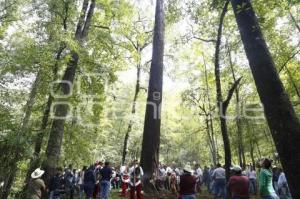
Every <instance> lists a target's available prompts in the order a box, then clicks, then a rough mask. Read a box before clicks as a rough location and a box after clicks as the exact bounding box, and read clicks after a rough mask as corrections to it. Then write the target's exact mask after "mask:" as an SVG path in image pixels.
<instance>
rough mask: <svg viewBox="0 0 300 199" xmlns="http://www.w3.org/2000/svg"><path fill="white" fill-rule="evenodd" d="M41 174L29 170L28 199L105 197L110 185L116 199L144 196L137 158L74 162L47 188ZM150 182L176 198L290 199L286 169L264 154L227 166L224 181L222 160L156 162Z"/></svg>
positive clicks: (97, 198)
mask: <svg viewBox="0 0 300 199" xmlns="http://www.w3.org/2000/svg"><path fill="white" fill-rule="evenodd" d="M43 174H44V171H43V170H41V169H39V168H38V169H36V170H35V171H34V172H33V173H32V175H31V178H32V179H31V181H30V182H29V192H28V193H29V195H30V197H29V198H31V199H39V198H41V197H42V194H43V193H44V194H47V197H48V198H49V199H63V198H65V199H74V198H78V199H81V198H86V199H91V198H93V199H109V194H110V191H111V189H116V190H120V197H127V196H129V197H130V199H142V178H143V175H144V172H143V169H142V167H141V166H140V165H139V163H138V161H137V160H135V161H133V162H132V163H131V164H130V165H123V166H119V167H112V166H111V165H110V163H109V162H104V164H103V163H102V162H101V161H97V162H96V163H95V164H93V165H91V166H89V167H87V166H84V167H83V168H82V169H81V170H76V169H73V167H72V165H69V166H68V167H67V168H65V169H62V168H57V169H56V172H55V175H54V176H52V177H51V179H50V180H49V182H48V183H47V185H48V186H47V187H46V185H45V183H44V181H43V180H42V176H43ZM150 184H151V185H152V186H153V190H156V191H157V192H159V191H161V190H166V191H169V192H170V193H172V194H173V196H174V198H180V199H196V194H197V193H202V191H203V190H204V189H205V190H207V191H208V192H209V193H211V194H213V197H214V199H217V198H222V199H225V198H226V194H227V192H228V191H229V194H230V195H231V196H232V198H233V199H249V198H250V195H257V194H258V193H259V195H260V196H261V197H262V198H263V199H292V197H291V194H290V192H289V188H288V184H287V180H286V178H285V174H284V172H283V171H282V169H280V168H277V167H275V166H272V161H271V160H270V159H268V158H265V159H263V160H261V161H260V164H259V167H258V169H257V168H256V169H255V167H254V166H253V165H251V164H250V165H247V166H246V168H244V169H242V168H241V167H240V166H234V167H231V175H230V178H229V180H228V181H227V180H226V172H225V169H224V167H222V165H221V164H217V165H216V166H215V167H214V166H211V167H207V166H205V167H204V168H203V169H202V168H201V167H200V165H199V164H191V163H189V162H188V163H187V164H186V165H185V166H184V167H182V168H180V167H178V166H177V165H176V164H175V163H173V164H171V165H170V166H168V165H164V164H160V165H159V167H158V169H157V170H156V171H155V172H154V173H153V176H152V177H151V180H150ZM84 196H85V197H84Z"/></svg>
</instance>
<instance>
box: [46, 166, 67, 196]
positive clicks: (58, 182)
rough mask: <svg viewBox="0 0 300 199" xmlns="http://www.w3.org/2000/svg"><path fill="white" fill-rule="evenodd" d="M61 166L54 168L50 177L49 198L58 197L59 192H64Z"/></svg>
mask: <svg viewBox="0 0 300 199" xmlns="http://www.w3.org/2000/svg"><path fill="white" fill-rule="evenodd" d="M62 171H63V169H62V168H60V167H59V168H57V169H56V174H55V175H54V176H53V177H51V179H50V183H49V199H60V196H61V193H63V192H64V190H63V185H64V178H63V175H62Z"/></svg>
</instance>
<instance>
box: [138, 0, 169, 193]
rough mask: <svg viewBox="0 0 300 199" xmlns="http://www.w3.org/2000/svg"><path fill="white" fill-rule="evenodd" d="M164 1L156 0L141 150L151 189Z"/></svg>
mask: <svg viewBox="0 0 300 199" xmlns="http://www.w3.org/2000/svg"><path fill="white" fill-rule="evenodd" d="M164 18H165V17H164V1H163V0H157V1H156V12H155V26H154V37H153V51H152V62H151V68H150V79H149V88H148V97H147V106H146V114H145V125H144V133H143V143H142V152H141V165H142V167H143V169H144V177H143V182H144V188H145V191H146V192H147V191H151V188H150V187H151V184H150V178H151V177H152V175H153V172H154V171H155V170H156V169H157V167H158V164H159V146H160V124H161V117H160V114H161V102H162V85H163V57H164V33H165V25H164Z"/></svg>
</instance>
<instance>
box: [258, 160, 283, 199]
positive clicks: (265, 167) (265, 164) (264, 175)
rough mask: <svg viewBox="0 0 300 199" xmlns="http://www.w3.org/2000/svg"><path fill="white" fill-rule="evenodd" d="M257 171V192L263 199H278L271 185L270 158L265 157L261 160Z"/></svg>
mask: <svg viewBox="0 0 300 199" xmlns="http://www.w3.org/2000/svg"><path fill="white" fill-rule="evenodd" d="M261 166H262V169H261V171H260V173H259V183H258V184H259V193H260V196H261V197H262V198H263V199H279V198H278V196H277V194H276V192H275V190H274V187H273V173H272V170H271V167H272V160H270V159H268V158H265V159H264V160H263V161H262V165H261Z"/></svg>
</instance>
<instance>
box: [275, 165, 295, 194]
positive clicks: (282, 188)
mask: <svg viewBox="0 0 300 199" xmlns="http://www.w3.org/2000/svg"><path fill="white" fill-rule="evenodd" d="M278 193H279V198H280V199H292V195H291V193H290V189H289V185H288V183H287V180H286V177H285V174H284V172H283V171H282V169H280V175H279V178H278Z"/></svg>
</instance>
